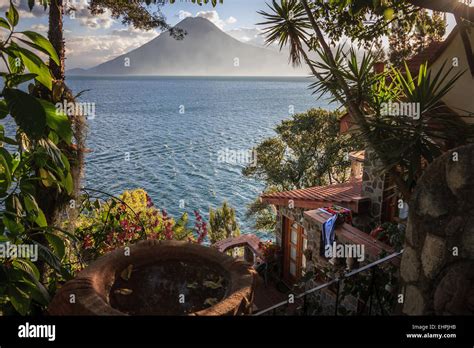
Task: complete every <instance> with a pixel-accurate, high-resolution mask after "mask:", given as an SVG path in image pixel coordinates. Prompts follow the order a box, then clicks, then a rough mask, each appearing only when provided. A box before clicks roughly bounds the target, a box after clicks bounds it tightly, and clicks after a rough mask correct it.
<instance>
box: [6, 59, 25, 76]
mask: <svg viewBox="0 0 474 348" xmlns="http://www.w3.org/2000/svg"><path fill="white" fill-rule="evenodd" d="M8 66H9V67H10V70H11V72H12V73H14V74H18V73H22V72H23V70H25V65H24V64H23V61H22V60H21V59H20V58H17V57H14V56H10V55H9V56H8Z"/></svg>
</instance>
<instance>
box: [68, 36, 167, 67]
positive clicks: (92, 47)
mask: <svg viewBox="0 0 474 348" xmlns="http://www.w3.org/2000/svg"><path fill="white" fill-rule="evenodd" d="M158 35H159V34H158V32H156V31H155V30H151V31H143V30H139V29H133V28H123V29H116V30H113V31H112V32H111V33H110V34H107V35H74V34H66V56H67V57H68V59H67V61H66V65H67V66H66V68H67V69H73V68H78V67H80V68H90V67H93V66H95V65H98V64H101V63H103V62H105V61H108V60H110V59H113V58H116V57H118V56H120V55H122V54H124V53H127V52H129V51H131V50H134V49H136V48H138V47H140V46H142V45H144V44H145V43H147V42H149V41H150V40H152V39H154V38H155V37H157V36H158Z"/></svg>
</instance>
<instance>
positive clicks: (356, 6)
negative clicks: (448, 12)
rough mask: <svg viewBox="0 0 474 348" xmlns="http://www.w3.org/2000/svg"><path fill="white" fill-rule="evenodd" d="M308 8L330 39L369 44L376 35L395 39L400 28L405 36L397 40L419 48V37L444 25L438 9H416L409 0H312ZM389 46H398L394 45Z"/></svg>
mask: <svg viewBox="0 0 474 348" xmlns="http://www.w3.org/2000/svg"><path fill="white" fill-rule="evenodd" d="M311 8H312V12H313V15H314V17H315V18H316V19H317V22H318V25H319V26H320V28H321V29H322V30H323V31H324V32H325V33H326V34H327V36H328V37H329V40H330V41H331V42H332V43H336V42H338V41H340V40H341V39H343V38H345V37H347V38H349V39H350V40H352V41H356V42H358V43H359V45H361V46H364V47H365V48H369V47H372V45H373V43H374V42H376V41H377V40H378V39H381V38H382V37H391V36H392V37H393V38H394V39H395V37H397V34H399V33H401V32H402V31H403V32H404V33H405V34H408V37H407V38H405V40H406V39H408V40H406V41H405V42H397V44H398V45H402V46H404V45H408V44H410V45H413V48H419V47H420V46H422V45H420V43H421V42H420V41H419V39H421V38H423V39H424V40H429V39H430V38H437V37H439V35H441V36H442V34H443V31H444V29H445V28H444V20H443V18H440V14H439V12H437V11H434V12H433V11H430V12H428V11H426V10H424V9H420V8H419V7H418V6H416V5H414V4H412V1H410V0H386V1H359V0H338V1H325V0H313V1H311ZM408 41H411V42H408ZM393 44H395V42H393ZM392 48H393V49H395V51H399V50H400V48H395V46H392ZM393 51H394V50H392V52H393ZM406 53H408V52H406ZM413 53H416V51H415V52H413ZM403 58H406V57H405V56H403ZM392 62H393V60H392Z"/></svg>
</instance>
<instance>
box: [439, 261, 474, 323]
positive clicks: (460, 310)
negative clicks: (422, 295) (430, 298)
mask: <svg viewBox="0 0 474 348" xmlns="http://www.w3.org/2000/svg"><path fill="white" fill-rule="evenodd" d="M434 309H435V312H436V314H437V315H472V314H474V263H473V262H462V263H457V264H454V265H451V266H449V267H448V269H447V271H446V272H445V275H444V277H443V278H442V279H441V281H440V282H439V284H438V286H437V288H436V291H435V294H434Z"/></svg>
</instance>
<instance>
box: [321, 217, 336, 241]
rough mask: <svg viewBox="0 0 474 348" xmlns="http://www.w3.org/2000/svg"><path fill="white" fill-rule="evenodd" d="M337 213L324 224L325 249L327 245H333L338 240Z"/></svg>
mask: <svg viewBox="0 0 474 348" xmlns="http://www.w3.org/2000/svg"><path fill="white" fill-rule="evenodd" d="M336 221H337V214H335V215H333V216H331V217H330V218H329V219H327V220H326V222H325V223H324V224H323V228H322V235H323V245H324V249H325V248H326V246H328V245H329V246H331V247H332V244H333V243H334V242H335V240H336V238H335V237H336V236H335V229H336Z"/></svg>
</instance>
